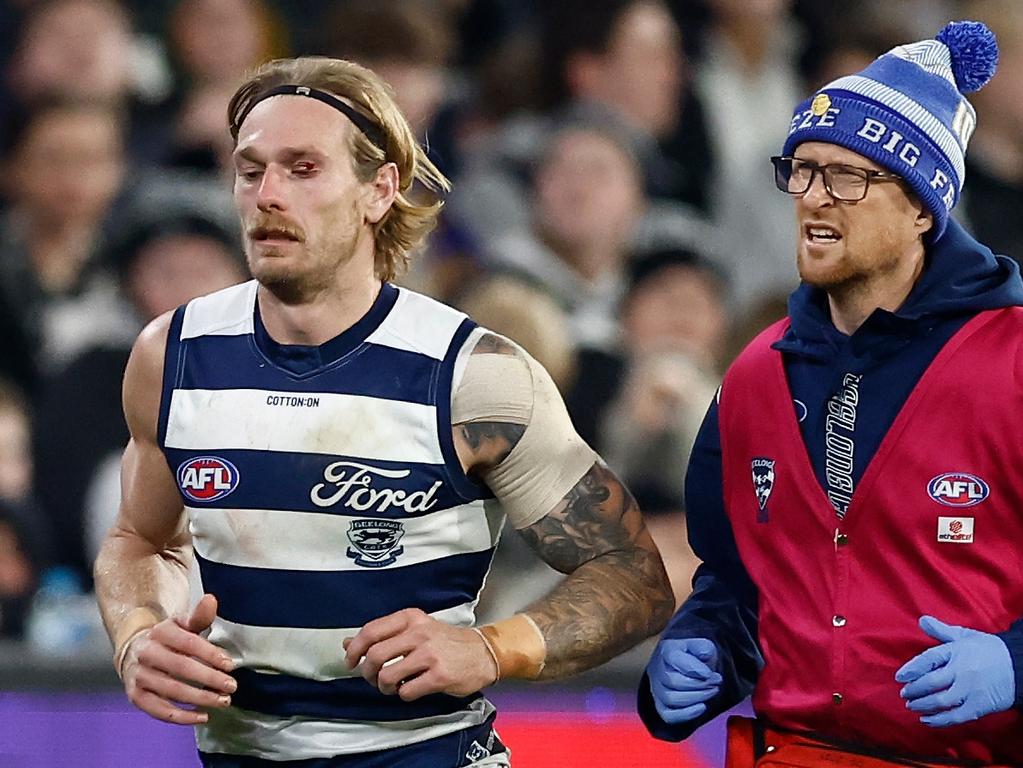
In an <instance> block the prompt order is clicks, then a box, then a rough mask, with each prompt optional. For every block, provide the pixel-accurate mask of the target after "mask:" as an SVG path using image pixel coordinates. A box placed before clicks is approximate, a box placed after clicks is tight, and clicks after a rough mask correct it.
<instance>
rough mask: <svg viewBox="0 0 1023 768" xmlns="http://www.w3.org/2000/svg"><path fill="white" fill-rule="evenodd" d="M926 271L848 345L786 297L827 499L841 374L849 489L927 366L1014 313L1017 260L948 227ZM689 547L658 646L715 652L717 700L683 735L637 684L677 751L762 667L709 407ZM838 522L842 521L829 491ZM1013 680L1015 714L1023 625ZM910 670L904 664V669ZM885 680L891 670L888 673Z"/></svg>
mask: <svg viewBox="0 0 1023 768" xmlns="http://www.w3.org/2000/svg"><path fill="white" fill-rule="evenodd" d="M926 259H927V261H926V263H925V267H924V271H923V273H922V275H921V276H920V279H919V280H918V281H917V283H916V285H915V286H914V287H913V290H912V291H911V292H910V294H909V296H908V297H907V298H906V301H905V302H904V303H903V305H902V306H901V307H900V308H899V309H898V310H897V311H896V312H888V311H885V310H882V309H877V310H875V311H874V312H873V313H872V314H871V315H870V316H869V317H868V318H867V319H866V321H864V323H863V324H862V325H861V326H860V327H859V328H858V329H857V330H856V331H855V332H854V333H853V334H852V335H851V336H847V335H845V334H844V333H842V332H841V331H839V330H838V329H836V328H835V326H834V324H833V323H832V322H831V315H830V311H829V308H828V299H827V295H826V294H825V293H824V291H822V290H820V289H817V288H813V287H811V286H808V285H805V284H804V285H801V286H800V287H799V288H798V289H797V290H796V291H795V292H794V293H793V294H792V296H791V297H790V298H789V321H790V327H789V329H788V330H787V331H786V333H785V335H784V336H783V337H782V338H781V339H780V340H779V341H777V342H775V344H774V345H773V348H774V349H777V350H779V351H780V352H781V353H782V355H783V360H784V365H785V372H786V375H787V378H788V382H789V389H790V391H791V393H792V397H793V399H794V400H795V401H797V402H796V413H797V414H798V415H799V416H800V428H801V431H802V435H803V441H804V443H805V444H806V446H807V451H808V453H809V455H810V459H811V461H812V463H813V467H814V470H815V472H816V474H817V479H818V482H820V484H821V487H822V488H823V489H824V490H825V492H828V491H829V486H828V484H827V477H826V475H825V471H824V470H825V463H824V462H825V445H824V441H825V436H826V435H825V417H826V415H827V403H828V400H829V399H831V397H833V396H834V395H836V394H838V393H839V392H840V391H841V389H842V387H843V382H844V381H847V379H846V377H847V375H848V374H852V375H853V377H861V378H859V379H858V388H859V403H858V406H857V414H856V420H855V426H854V428H853V430H852V431H851V432H850V433H849V434H848V435H847V436H848V437H849V438H850V439H851V440H852V441H853V445H854V450H853V471H852V481H853V484H854V487H855V484H856V483H858V482H859V479H860V477H862V475H863V471H864V469H865V468H866V466H867V465H868V464H869V463H870V460H871V458H873V456H874V453H875V452H876V451H877V448H878V446H879V445H880V443H881V440H882V438H883V437H884V435H885V433H886V432H887V431H888V428H889V427H890V426H891V424H892V422H893V421H894V420H895V417H896V416H897V415H898V413H899V410H900V409H901V408H902V406H903V404H904V403H905V401H906V398H907V397H908V396H909V393H910V392H911V391H912V389H913V387H914V386H915V385H916V383H917V381H918V380H919V379H920V376H921V375H922V374H923V372H924V370H926V368H927V366H928V365H929V364H930V362H931V360H933V359H934V357H935V355H936V354H937V353H938V351H939V350H940V349H941V348H942V346H943V345H944V344H945V342H946V341H948V340H949V338H951V337H952V336H953V335H954V334H955V332H956V331H958V330H959V329H960V328H961V327H962V326H963V325H964V324H965V323H966V322H967V321H968V320H969V319H970V318H971V317H973V316H974V315H976V314H977V313H979V312H981V311H984V310H988V309H997V308H1000V307H1008V306H1016V305H1023V281H1021V280H1020V274H1019V267H1018V265H1017V264H1016V262H1015V261H1013V260H1012V259H1009V258H1006V257H1004V256H995V255H993V254H992V253H991V251H990V249H988V248H987V247H985V246H984V245H981V244H980V243H978V242H977V241H976V240H974V239H973V238H972V237H970V236H969V235H968V234H967V233H966V232H965V230H963V228H962V227H961V226H960V225H959V224H957V223H956V222H955V221H954V220H949V223H948V228H947V229H946V231H945V233H944V234H943V235H942V236H941V238H939V240H938V241H937V242H936V243H934V244H933V245H932V246H930V248H928V251H927V255H926ZM685 493H686V515H687V519H688V528H689V542H690V544H691V545H692V548H693V551H694V552H695V553H696V555H697V556H698V557H699V558H700V560H701V561H703V564H702V565H701V566H700V567H699V568H698V569H697V571H696V575H695V576H694V578H693V593H692V595H691V596H690V597H689V598H688V599H687V600H686V602H685V604H683V606H682V607H681V608H680V609H679V611H678V613H676V614H675V616H674V618H673V619H672V620H671V622H670V623H669V625H668V628H667V629H666V630H665V632H664V635H663V636H664V637H666V638H668V637H672V638H690V637H706V638H709V639H710V640H712V641H714V643H715V644H716V645H717V647H718V653H719V658H720V662H721V674H722V677H723V678H724V680H723V683H722V686H721V694H720V695H719V696H718V697H717V698H716V699H715V700H713V701H711V702H708V706H707V712H705V713H704V715H703V716H702V717H700V718H698V719H696V720H693V721H690V722H688V723H683V724H681V725H676V726H672V725H668V724H667V723H665V722H664V721H663V720H661V718H660V716H659V715H658V714H657V711H656V710H655V709H654V704H653V696H652V694H651V693H650V683H649V680H648V678H647V676H646V675H644V676H643V680H642V682H641V683H640V689H639V713H640V716H641V718H642V719H643V722H644V723H645V724H646V726H647V728H648V729H649V730H650V732H651V733H652V734H653V735H654V736H656V737H657V738H661V739H666V740H670V741H678V740H680V739H684V738H686V737H687V736H689V735H690V734H691V733H692V732H693V731H695V730H696V729H697V728H698V727H699V726H701V725H703V724H704V723H705V722H707V721H708V720H710V719H712V718H713V717H715V716H717V715H718V714H720V713H721V712H723V711H725V710H726V709H729V708H730V707H732V706H734V705H735V704H737V703H738V702H740V701H741V700H742V699H744V698H745V697H746V696H748V695H749V694H750V693H751V692H752V691H753V687H754V685H755V684H756V680H757V675H758V673H759V671H760V668H761V667H762V664H763V662H762V659H761V656H760V650H759V647H758V645H757V590H756V587H755V586H754V585H753V582H752V581H751V579H750V577H749V575H748V574H747V572H746V569H745V566H744V565H743V563H742V561H741V560H740V558H739V554H738V550H737V548H736V545H735V538H734V535H733V533H732V528H731V524H730V523H729V520H728V517H727V515H726V513H725V510H724V504H723V495H722V470H721V440H720V434H719V432H718V411H717V404H716V403H712V404H711V407H710V410H709V411H708V412H707V416H706V418H705V419H704V422H703V425H702V426H701V428H700V432H699V434H698V435H697V438H696V442H695V444H694V446H693V452H692V455H691V457H690V461H689V468H688V470H687V472H686V484H685ZM831 495H832V502H833V504H834V505H835V508H836V515H840V514H844V504H843V498H842V496H843V495H842V493H840V492H838V490H837V489H835V491H834V493H833V494H831ZM999 637H1001V638H1002V639H1003V640H1004V641H1005V643H1006V645H1007V646H1008V648H1009V653H1010V655H1011V657H1012V660H1013V665H1014V668H1015V674H1016V703H1015V706H1016V707H1018V708H1021V709H1023V617H1021V620H1020V621H1017V622H1015V623H1013V624H1012V626H1011V627H1010V628H1009V629H1008V630H1007V631H1005V632H1003V633H1000V634H999ZM907 661H908V659H907ZM892 674H893V675H894V674H895V670H892Z"/></svg>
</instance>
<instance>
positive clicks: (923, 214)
mask: <svg viewBox="0 0 1023 768" xmlns="http://www.w3.org/2000/svg"><path fill="white" fill-rule="evenodd" d="M913 228H914V229H915V230H916V232H917V234H918V235H920V236H921V237H923V236H924V235H926V234H927V233H928V232H930V231H931V230H932V229H934V214H933V213H931V212H930V211H929V210H927V208H926V207H925V206H924V205H921V206H920V210H919V211H918V212H917V215H916V221H915V222H914V223H913Z"/></svg>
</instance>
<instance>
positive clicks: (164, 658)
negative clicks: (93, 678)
mask: <svg viewBox="0 0 1023 768" xmlns="http://www.w3.org/2000/svg"><path fill="white" fill-rule="evenodd" d="M216 616H217V599H216V598H215V597H214V596H213V595H203V597H202V599H201V600H200V601H199V603H198V605H196V606H195V609H194V610H193V611H192V613H191V614H189V615H188V616H173V617H171V618H169V619H164V620H163V621H161V622H160V623H159V624H157V625H155V626H154V627H152V628H151V629H147V630H146V631H144V632H141V633H139V634H138V635H136V636H135V637H134V638H133V639H132V641H131V643H130V644H129V646H128V650H127V653H126V654H125V658H124V663H123V665H122V666H121V670H122V677H123V679H124V690H125V693H127V694H128V699H129V700H130V701H131V703H132V704H134V705H135V706H136V707H138V708H139V709H141V710H142V711H143V712H145V713H147V714H149V715H152V716H153V717H155V718H156V719H157V720H163V721H164V722H166V723H175V724H177V725H196V724H197V723H205V722H206V721H207V720H208V719H209V716H208V715H207V714H206V712H204V711H202V710H203V709H218V708H223V707H228V706H230V705H231V694H232V693H234V691H235V690H236V689H237V687H238V685H237V683H235V681H234V678H233V677H231V676H230V675H228V674H226V673H228V672H230V671H231V670H232V669H233V668H234V662H233V661H232V660H231V658H230V657H229V656H228V655H227V654H225V653H224V652H223V651H222V650H221V649H220V648H218V647H217V646H215V645H213V643H211V642H209V641H208V640H206V639H205V638H203V637H200V636H199V633H200V632H203V631H205V630H207V629H209V627H210V625H212V624H213V620H214V619H215V618H216ZM182 705H184V706H182ZM193 708H194V709H193Z"/></svg>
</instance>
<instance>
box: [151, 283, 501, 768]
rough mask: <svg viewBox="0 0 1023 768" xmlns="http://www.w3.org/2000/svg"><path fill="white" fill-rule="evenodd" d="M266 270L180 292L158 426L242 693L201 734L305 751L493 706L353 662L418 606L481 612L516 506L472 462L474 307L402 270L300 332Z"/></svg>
mask: <svg viewBox="0 0 1023 768" xmlns="http://www.w3.org/2000/svg"><path fill="white" fill-rule="evenodd" d="M256 288H257V284H256V283H255V282H254V281H252V282H248V283H245V284H242V285H238V286H234V287H232V288H228V289H226V290H223V291H219V292H218V293H214V294H212V295H210V296H206V297H204V298H200V299H196V300H194V301H192V302H190V303H189V304H188V305H187V306H185V307H183V308H181V309H179V310H178V311H177V313H176V314H175V315H174V318H173V321H172V324H171V330H170V334H169V337H168V344H167V355H166V363H165V366H164V384H163V396H162V400H161V406H160V421H159V438H160V444H161V446H162V447H163V450H164V453H165V454H166V457H167V461H168V463H169V465H170V468H171V470H172V471H173V472H174V475H175V477H176V479H177V483H178V488H179V491H180V492H181V496H182V499H183V500H184V505H185V509H186V511H187V513H188V516H189V524H190V530H191V534H192V541H193V544H194V548H195V554H196V559H197V561H198V563H199V568H200V574H201V576H202V582H203V588H204V590H205V591H207V592H211V593H212V594H214V595H216V597H217V599H218V601H219V610H218V618H217V621H216V622H215V624H214V626H213V629H212V632H211V634H210V640H211V641H212V642H213V643H215V644H217V645H218V646H220V647H222V648H224V649H225V650H226V651H227V652H228V653H229V654H230V655H231V656H232V657H233V658H234V659H235V661H236V663H237V669H236V671H235V678H236V679H237V681H238V691H237V692H236V693H235V694H234V695H233V697H232V702H233V706H232V707H231V708H230V709H228V710H221V711H214V712H212V713H211V716H210V720H209V723H208V724H206V725H205V726H201V727H199V728H198V729H197V740H198V744H199V748H200V750H201V751H203V752H218V753H227V754H239V755H251V756H255V757H261V758H264V759H268V760H301V759H307V758H315V757H328V756H332V755H337V754H352V753H360V752H367V751H373V750H380V749H387V748H391V747H396V746H401V745H405V744H410V743H414V742H419V741H423V740H426V739H431V738H435V737H437V736H441V735H444V734H447V733H451V732H454V731H457V730H460V729H463V728H467V727H471V726H474V725H478V724H480V723H482V722H484V721H485V720H486V719H487V718H488V717H490V715H492V714H493V711H494V710H493V707H492V706H491V705H490V703H489V702H487V701H486V699H484V698H483V697H482V696H480V695H478V694H477V695H476V696H470V697H466V698H455V697H451V696H445V695H440V694H438V695H433V696H428V697H425V698H423V699H420V700H418V701H415V702H411V703H405V702H403V701H401V699H399V698H398V697H397V696H385V695H383V694H381V693H380V692H379V691H378V690H377V689H376V688H374V687H373V686H371V685H370V684H368V683H367V682H365V681H364V680H363V679H362V678H361V677H360V676H358V675H357V674H355V673H353V672H352V671H351V670H349V669H347V668H346V665H345V663H344V652H343V650H342V640H343V639H344V638H346V637H350V636H352V635H354V634H355V633H356V632H357V631H358V629H359V628H360V627H361V626H362V625H363V624H365V623H366V622H368V621H370V620H372V619H375V618H378V617H380V616H384V615H386V614H389V613H391V612H393V611H397V610H400V609H402V608H407V607H418V608H421V609H423V610H424V611H426V612H427V613H430V614H431V615H433V616H435V617H436V618H438V619H441V620H443V621H445V622H448V623H451V624H457V625H461V626H470V625H472V623H473V620H474V608H475V605H476V600H477V598H478V596H479V592H480V590H481V588H482V586H483V581H484V578H485V576H486V573H487V571H488V569H489V567H490V563H491V559H492V556H493V551H494V547H495V545H496V543H497V538H498V536H499V532H500V529H501V524H502V523H503V519H504V515H503V513H502V511H501V509H500V506H499V505H498V504H497V502H496V500H494V499H493V497H492V495H491V494H490V493H489V491H488V490H487V489H486V488H485V487H483V486H482V485H478V484H476V483H475V482H473V481H471V480H470V479H468V478H466V477H465V475H464V474H463V473H462V471H461V468H460V465H459V462H458V458H457V456H456V454H455V448H454V442H453V439H452V434H451V386H452V380H453V376H454V370H455V367H456V362H458V364H459V365H464V359H463V358H464V356H462V357H460V356H459V351H460V350H462V348H463V347H464V346H465V342H466V340H467V339H468V337H469V336H470V334H473V331H474V328H475V325H474V323H472V321H471V320H469V319H468V318H467V317H466V316H465V315H463V314H461V313H459V312H456V311H455V310H453V309H451V308H449V307H446V306H444V305H442V304H439V303H438V302H436V301H433V300H432V299H429V298H427V297H425V296H422V295H419V294H416V293H413V292H411V291H406V290H404V289H399V288H396V287H394V286H392V285H388V284H385V285H384V286H383V289H382V290H381V292H380V295H379V297H378V298H377V299H376V301H375V302H374V304H373V307H372V308H371V309H370V311H369V312H368V313H367V315H366V316H365V317H364V318H362V319H361V320H360V321H359V322H358V323H356V325H355V326H353V327H352V328H350V329H349V330H347V331H345V332H344V333H343V334H341V335H340V336H339V337H337V338H335V339H333V340H331V341H329V342H327V343H326V344H324V345H322V346H320V347H300V346H284V345H278V344H276V343H275V342H274V341H273V340H272V339H271V338H270V337H269V335H268V334H267V333H266V330H265V329H264V328H263V326H262V323H261V321H260V318H259V313H258V309H257V305H256ZM476 333H479V331H476ZM474 335H475V334H474Z"/></svg>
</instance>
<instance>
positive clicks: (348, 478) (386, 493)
mask: <svg viewBox="0 0 1023 768" xmlns="http://www.w3.org/2000/svg"><path fill="white" fill-rule="evenodd" d="M411 474H412V470H411V469H381V468H380V467H370V466H367V465H365V464H359V463H357V462H354V461H335V462H334V463H333V464H330V465H329V466H328V467H327V468H326V469H325V470H323V479H324V480H325V481H326V482H323V483H317V484H316V485H314V486H313V488H312V490H311V491H310V492H309V498H310V499H311V500H312V502H313V504H315V505H316V506H318V507H333V506H335V505H337V504H340V505H341V506H342V507H347V508H348V509H354V510H356V511H357V512H368V511H370V510H372V511H374V512H386V511H387V510H389V509H391V508H392V507H398V508H399V509H402V510H404V511H405V512H406V513H408V514H410V515H414V514H418V513H421V512H428V511H429V510H430V509H432V508H433V507H435V506H436V505H437V501H436V499H434V496H436V494H437V491H438V489H439V488H440V487H441V485H443V483H442V481H440V480H438V481H437V482H435V483H434V484H433V485H431V486H430V487H429V488H428V489H427V490H425V491H412V492H411V493H410V492H408V491H405V490H403V489H401V488H387V487H383V482H384V481H386V480H401V479H403V478H406V477H408V476H409V475H411Z"/></svg>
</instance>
